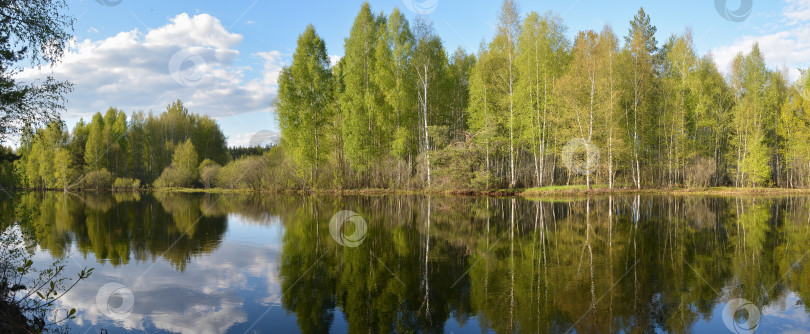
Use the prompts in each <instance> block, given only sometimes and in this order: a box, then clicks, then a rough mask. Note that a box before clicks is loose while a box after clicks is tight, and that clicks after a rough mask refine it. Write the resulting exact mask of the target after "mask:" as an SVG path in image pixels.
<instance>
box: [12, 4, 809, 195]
mask: <svg viewBox="0 0 810 334" xmlns="http://www.w3.org/2000/svg"><path fill="white" fill-rule="evenodd" d="M498 18H499V21H498V22H499V23H498V25H497V31H496V34H495V36H494V37H493V38H492V40H491V41H488V42H482V43H481V45H480V47H479V50H478V52H477V53H476V54H469V53H467V52H465V51H464V50H462V49H460V48H459V49H457V50H455V51H454V52H452V54H450V53H448V52H447V51H446V50H445V48H444V45H443V42H442V40H441V38H440V37H439V36H438V35H437V33H436V32H435V30H434V28H433V26H432V24H431V23H430V22H429V21H428V20H427V19H426V18H425V17H422V16H420V17H417V19H416V21H415V24H414V25H411V24H410V22H409V21H408V20H407V19H406V17H405V15H403V13H401V12H400V11H399V10H398V9H396V8H395V9H394V10H393V11H392V12H391V13H390V14H389V15H385V13H379V14H375V13H373V12H372V9H371V7H370V5H369V4H368V3H365V4H363V5H362V7H361V8H360V11H359V13H358V15H357V17H356V18H355V20H354V23H353V25H352V28H351V31H350V32H349V36H348V37H347V38H346V39H345V44H344V49H345V54H344V55H343V56H342V57H341V58H340V60H339V61H338V62H337V63H336V64H334V65H333V64H331V63H330V60H329V57H328V53H327V51H326V45H325V42H324V40H323V39H321V38H320V36H319V35H318V34H317V32H316V30H315V28H314V26H312V25H309V26H307V28H306V30H305V31H304V32H303V33H302V34H301V35H300V36H299V38H298V42H297V47H296V50H295V52H294V54H293V59H292V62H291V64H290V65H289V66H286V67H284V68H283V69H282V71H281V73H280V75H279V79H278V83H279V90H278V97H277V99H276V100H275V101H274V103H273V106H274V108H275V111H276V113H277V116H278V120H279V127H280V130H281V142H280V143H279V145H276V146H275V147H272V148H264V149H256V150H251V149H245V148H239V149H232V150H231V151H232V153H233V154H232V156H229V154H228V153H229V152H228V149H227V148H226V146H225V137H224V135H222V133H221V131H220V130H219V127H218V126H217V124H216V123H215V121H214V120H212V119H210V118H208V117H205V116H198V115H192V114H190V113H189V112H188V110H186V109H185V108H184V107H183V106H182V103H180V102H179V101H178V102H176V103H173V104H172V105H170V106H169V107H168V108H167V111H166V112H165V113H162V114H160V115H159V116H153V115H151V114H150V115H147V114H144V113H142V112H137V113H134V114H133V116H132V117H130V119H127V116H126V114H124V113H123V112H122V111H121V110H118V109H115V108H111V109H110V110H108V111H107V112H106V114H104V115H101V114H100V113H99V114H96V115H95V116H94V117H93V119H92V120H91V122H90V123H89V124H85V123H84V122H83V121H82V122H79V124H77V125H76V127H75V128H74V130H73V131H72V132H68V131H66V129H65V128H64V125H63V124H62V123H61V122H59V121H56V122H51V123H50V124H49V125H48V126H47V127H45V128H44V129H39V130H36V131H33V130H29V131H24V134H23V139H22V145H21V147H20V148H19V149H18V150H17V152H16V153H17V154H18V155H20V156H21V157H22V158H21V159H19V161H17V162H14V163H11V162H10V160H13V159H4V160H3V162H2V163H0V170H3V171H4V173H3V176H2V178H0V182H3V185H4V186H6V185H14V184H17V185H22V186H25V187H28V188H59V189H67V188H71V187H72V185H76V184H78V186H79V187H89V188H93V187H105V185H108V184H109V185H111V186H114V185H116V184H117V185H118V186H117V187H120V188H131V187H133V186H134V185H137V186H140V185H141V184H143V185H151V186H154V187H176V186H182V187H189V186H196V187H225V188H250V189H255V190H259V189H271V190H284V189H302V188H303V189H309V188H330V189H344V188H348V189H355V188H389V189H391V188H393V189H451V190H465V189H498V188H507V187H508V188H528V187H542V186H554V185H571V184H584V185H587V186H588V187H589V188H590V187H591V186H592V185H593V184H600V185H604V186H605V187H609V188H614V187H622V188H642V187H679V186H688V187H706V186H736V187H751V186H775V187H789V188H798V187H807V186H808V185H810V115H808V110H810V80H808V78H810V75H807V74H806V73H803V75H802V78H800V79H799V80H798V81H797V82H793V83H791V82H789V80H788V75H787V74H786V72H784V71H776V70H773V69H770V68H768V67H767V66H766V64H765V60H764V57H763V54H762V51H761V50H760V48H759V46H758V45H756V44H755V45H754V46H753V48H752V49H751V50H750V51H748V52H747V53H740V54H738V55H737V56H736V57H735V59H734V61H733V63H732V65H731V68H730V69H729V71H728V74H723V72H721V71H720V70H719V69H718V67H717V65H716V63H715V62H714V60H713V58H712V55H711V54H707V55H702V56H701V55H699V54H698V53H697V52H696V50H695V47H694V41H693V37H692V33H691V31H690V30H688V29H687V30H686V31H685V32H684V33H682V34H680V35H672V36H669V37H668V38H667V39H666V40H665V41H664V42H663V43H659V42H658V40H657V39H656V31H657V29H656V28H655V26H654V25H653V24H652V21H651V18H650V16H649V15H648V14H647V13H646V12H645V11H644V9H643V8H641V9H640V10H639V11H638V13H637V14H636V15H635V16H634V17H633V19H632V20H631V21H630V28H629V30H628V31H627V33H626V35H625V36H623V37H620V36H618V35H617V34H616V33H614V31H613V29H612V28H611V27H610V26H605V27H604V28H603V29H602V30H601V31H598V32H597V31H592V30H590V31H580V32H578V33H576V34H574V35H573V36H574V38H573V40H572V39H570V38H569V34H568V28H567V27H566V25H565V23H564V21H563V19H562V18H561V17H560V16H558V15H555V14H553V13H551V12H549V13H546V14H542V15H541V14H538V13H536V12H531V13H528V14H526V15H522V14H521V13H520V12H519V10H518V6H517V4H516V3H515V2H514V1H512V0H505V1H504V2H503V5H502V7H501V10H500V13H499V16H498ZM192 148H193V149H192ZM8 154H10V155H14V154H13V153H10V152H9V150H8V149H4V152H3V155H4V156H6V155H8ZM52 162H53V163H52ZM9 170H12V171H14V172H13V173H6V172H5V171H9ZM118 179H120V180H118ZM136 181H137V183H138V184H136Z"/></svg>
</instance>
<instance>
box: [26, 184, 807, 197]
mask: <svg viewBox="0 0 810 334" xmlns="http://www.w3.org/2000/svg"><path fill="white" fill-rule="evenodd" d="M10 190H12V191H54V192H62V190H57V189H10ZM149 191H151V192H162V193H203V194H339V195H447V196H460V197H465V196H485V197H528V198H537V197H558V196H572V195H573V196H604V195H679V196H688V195H698V196H741V195H743V196H788V195H810V188H801V189H792V188H734V187H708V188H680V187H677V188H642V189H636V188H613V189H609V188H607V187H606V186H605V185H597V186H594V187H592V189H590V190H588V189H586V187H585V186H583V185H577V186H547V187H541V188H528V189H491V190H426V189H383V188H365V189H306V190H300V189H299V190H254V189H227V188H209V189H205V188H161V189H152V188H143V189H118V190H113V189H80V190H77V191H71V192H113V193H115V192H120V193H127V192H149Z"/></svg>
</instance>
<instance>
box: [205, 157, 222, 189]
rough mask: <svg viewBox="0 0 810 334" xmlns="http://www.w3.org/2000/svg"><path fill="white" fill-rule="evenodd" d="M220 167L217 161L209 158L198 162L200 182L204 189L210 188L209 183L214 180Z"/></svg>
mask: <svg viewBox="0 0 810 334" xmlns="http://www.w3.org/2000/svg"><path fill="white" fill-rule="evenodd" d="M221 168H222V167H221V166H220V165H219V164H218V163H216V162H214V161H212V160H211V159H205V160H203V162H202V163H200V182H202V184H203V185H204V186H205V188H206V189H207V188H211V184H212V183H214V181H215V180H216V178H217V174H219V170H220V169H221Z"/></svg>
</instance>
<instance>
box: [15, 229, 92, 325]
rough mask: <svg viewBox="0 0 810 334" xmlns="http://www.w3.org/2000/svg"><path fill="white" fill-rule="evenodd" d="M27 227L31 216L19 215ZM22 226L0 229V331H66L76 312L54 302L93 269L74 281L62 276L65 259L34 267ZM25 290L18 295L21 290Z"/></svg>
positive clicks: (80, 273)
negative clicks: (43, 266) (66, 323)
mask: <svg viewBox="0 0 810 334" xmlns="http://www.w3.org/2000/svg"><path fill="white" fill-rule="evenodd" d="M20 216H21V218H20V224H23V225H27V224H30V221H31V220H33V219H34V217H33V215H29V214H28V213H23V214H21V215H20ZM21 229H22V226H21V225H17V224H14V225H11V226H9V227H4V228H3V229H2V230H0V330H3V331H4V332H7V333H45V332H63V331H64V332H66V329H67V328H66V327H65V320H68V319H74V318H75V313H76V309H69V310H68V309H65V310H62V309H59V307H58V306H57V304H56V301H57V300H58V299H59V298H61V297H62V296H64V295H65V294H66V293H67V292H68V291H70V290H71V289H72V288H73V287H74V286H76V284H77V283H79V282H80V281H82V280H85V279H87V278H88V277H90V275H91V274H92V272H93V269H92V268H90V269H88V268H86V267H85V268H82V270H81V271H79V273H78V275H77V277H76V278H75V280H73V281H72V282H71V280H70V279H68V278H67V277H65V269H66V267H67V266H66V265H65V263H64V262H65V261H66V260H64V259H58V260H55V261H54V262H53V263H51V264H50V265H49V266H47V267H45V268H44V269H42V267H41V266H35V265H34V261H33V259H32V258H33V256H32V254H30V253H29V252H28V249H27V247H26V246H27V245H26V242H25V240H24V238H23V235H22V234H21ZM21 290H22V291H24V292H23V293H20V291H21Z"/></svg>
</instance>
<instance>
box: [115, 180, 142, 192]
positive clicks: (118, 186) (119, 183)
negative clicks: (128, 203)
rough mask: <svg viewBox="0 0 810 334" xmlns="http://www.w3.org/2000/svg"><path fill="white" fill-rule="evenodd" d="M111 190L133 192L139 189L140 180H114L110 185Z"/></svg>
mask: <svg viewBox="0 0 810 334" xmlns="http://www.w3.org/2000/svg"><path fill="white" fill-rule="evenodd" d="M112 188H113V190H135V189H140V188H141V180H137V179H130V178H121V177H119V178H116V179H115V182H113V185H112Z"/></svg>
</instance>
